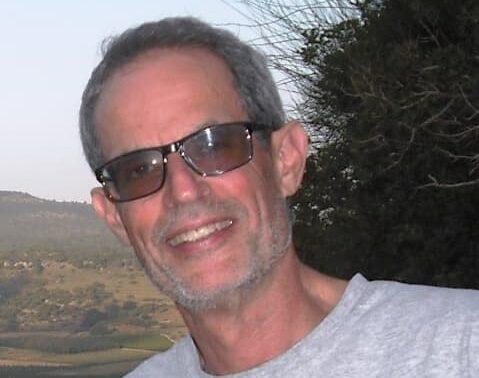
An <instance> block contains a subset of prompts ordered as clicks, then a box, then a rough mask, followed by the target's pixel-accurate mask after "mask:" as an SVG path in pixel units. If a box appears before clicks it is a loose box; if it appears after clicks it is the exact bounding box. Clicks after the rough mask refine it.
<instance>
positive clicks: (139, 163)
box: [95, 122, 266, 202]
mask: <svg viewBox="0 0 479 378" xmlns="http://www.w3.org/2000/svg"><path fill="white" fill-rule="evenodd" d="M265 129H266V128H265V126H263V125H258V124H255V123H252V122H233V123H224V124H219V125H213V126H208V127H205V128H203V129H201V130H198V131H196V132H194V133H193V134H190V135H188V136H186V137H184V138H182V139H180V140H178V141H176V142H173V143H171V144H168V145H166V146H160V147H151V148H144V149H141V150H136V151H132V152H128V153H126V154H123V155H120V156H118V157H116V158H114V159H113V160H110V161H109V162H107V163H106V164H104V165H102V166H101V167H99V168H97V169H96V170H95V176H96V178H97V180H98V181H99V182H100V184H101V185H102V186H103V190H104V191H105V194H106V195H107V197H108V198H109V199H110V200H111V201H112V202H126V201H132V200H135V199H138V198H142V197H146V196H148V195H150V194H153V193H155V192H157V191H158V190H160V189H161V187H162V186H163V184H164V182H165V176H166V163H167V162H168V155H169V154H170V153H172V152H178V153H179V155H180V156H181V157H182V158H183V160H184V161H185V163H186V164H187V165H188V166H189V167H190V168H191V169H192V170H193V171H194V172H196V173H197V174H199V175H201V176H203V177H209V176H219V175H222V174H224V173H226V172H229V171H232V170H233V169H236V168H239V167H241V166H242V165H245V164H246V163H248V162H249V161H250V160H251V158H252V157H253V142H252V133H253V131H260V130H265Z"/></svg>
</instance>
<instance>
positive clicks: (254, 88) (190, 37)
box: [79, 17, 285, 170]
mask: <svg viewBox="0 0 479 378" xmlns="http://www.w3.org/2000/svg"><path fill="white" fill-rule="evenodd" d="M182 47H186V48H188V47H193V48H203V49H206V50H208V51H210V52H211V53H213V54H215V55H216V56H218V57H220V58H221V59H222V60H223V61H224V62H225V63H226V65H227V66H228V68H229V70H230V71H231V73H232V75H233V79H234V85H235V89H236V91H237V92H238V95H239V97H240V101H241V105H242V107H243V109H244V110H245V112H246V113H247V114H248V117H249V120H250V121H251V122H256V123H260V124H263V125H266V126H268V127H269V128H270V129H271V130H276V129H278V128H280V127H281V126H282V125H283V124H284V119H285V116H284V111H283V106H282V104H281V99H280V96H279V93H278V89H277V87H276V84H275V82H274V80H273V77H272V75H271V72H270V70H269V69H268V66H267V61H266V58H265V56H264V55H263V54H262V53H260V52H259V51H257V50H255V49H254V48H252V47H251V46H249V45H248V44H246V43H244V42H242V41H240V40H239V39H238V38H237V37H236V36H235V35H233V34H232V33H231V32H229V31H227V30H224V29H220V28H216V27H212V26H210V25H209V24H206V23H204V22H202V21H200V20H198V19H196V18H192V17H175V18H165V19H163V20H160V21H157V22H148V23H144V24H141V25H139V26H138V27H135V28H132V29H128V30H126V31H125V32H123V33H122V34H120V35H118V36H116V37H112V38H110V39H109V40H105V42H104V43H103V47H102V53H103V59H102V60H101V61H100V63H99V64H98V66H97V67H96V68H95V69H94V70H93V72H92V75H91V77H90V79H89V81H88V83H87V85H86V88H85V90H84V92H83V96H82V102H81V106H80V115H79V118H80V120H79V123H80V136H81V141H82V145H83V151H84V153H85V157H86V159H87V161H88V164H89V165H90V167H91V169H92V170H95V169H96V168H97V167H98V166H100V165H101V164H103V163H104V160H105V159H104V156H103V153H102V151H101V146H100V143H99V138H98V135H97V133H96V128H95V122H94V115H95V108H96V105H97V102H98V99H99V97H100V95H101V93H102V90H103V88H104V85H105V82H106V81H107V80H108V79H109V78H110V77H111V76H112V75H113V74H114V73H115V72H116V71H117V70H118V69H120V68H121V67H124V66H125V65H127V64H128V63H131V62H132V61H133V60H134V59H135V58H138V57H139V56H140V55H142V54H144V53H146V52H148V51H149V50H152V49H157V48H182Z"/></svg>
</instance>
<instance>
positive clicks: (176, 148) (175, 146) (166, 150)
mask: <svg viewBox="0 0 479 378" xmlns="http://www.w3.org/2000/svg"><path fill="white" fill-rule="evenodd" d="M184 142H185V140H179V141H176V142H173V143H171V144H169V145H167V146H164V147H163V149H162V153H163V163H164V164H165V165H166V163H167V162H168V155H170V154H171V153H175V152H177V153H178V155H179V156H180V157H181V159H182V160H183V161H184V162H185V163H186V165H187V166H188V167H189V168H190V169H191V170H192V171H193V172H195V173H196V174H198V175H200V176H206V175H205V173H204V172H202V171H200V170H199V169H198V167H197V166H196V165H195V164H194V163H193V161H191V159H190V158H189V157H188V156H187V154H186V153H185V150H184V148H183V143H184Z"/></svg>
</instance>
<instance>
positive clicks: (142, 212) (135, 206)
mask: <svg viewBox="0 0 479 378" xmlns="http://www.w3.org/2000/svg"><path fill="white" fill-rule="evenodd" d="M122 206H123V208H122V209H121V211H120V216H121V218H122V221H123V224H124V226H125V229H126V232H127V233H128V237H129V239H130V242H131V244H132V246H133V248H134V249H135V252H136V254H137V255H138V257H139V258H140V259H141V260H143V258H142V257H141V256H140V255H141V254H143V253H144V251H145V250H146V247H147V246H148V244H149V240H150V239H151V234H152V230H153V229H154V225H155V222H156V219H157V216H158V214H157V213H156V212H155V211H153V209H155V208H158V207H157V206H154V205H153V204H152V203H151V200H138V201H134V202H132V203H127V204H124V205H122Z"/></svg>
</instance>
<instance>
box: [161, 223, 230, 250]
mask: <svg viewBox="0 0 479 378" xmlns="http://www.w3.org/2000/svg"><path fill="white" fill-rule="evenodd" d="M232 224H233V221H232V220H230V219H228V220H224V221H221V222H215V223H210V224H207V225H205V226H201V227H198V228H196V229H194V230H189V231H186V232H182V233H181V234H178V235H176V236H174V237H173V238H171V239H169V240H168V244H169V245H171V246H172V247H177V246H179V245H180V244H183V243H192V242H196V241H199V240H201V239H205V238H207V237H208V236H210V235H212V234H214V233H215V232H218V231H221V230H224V229H225V228H227V227H230V226H231V225H232Z"/></svg>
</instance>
